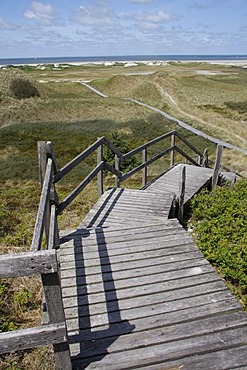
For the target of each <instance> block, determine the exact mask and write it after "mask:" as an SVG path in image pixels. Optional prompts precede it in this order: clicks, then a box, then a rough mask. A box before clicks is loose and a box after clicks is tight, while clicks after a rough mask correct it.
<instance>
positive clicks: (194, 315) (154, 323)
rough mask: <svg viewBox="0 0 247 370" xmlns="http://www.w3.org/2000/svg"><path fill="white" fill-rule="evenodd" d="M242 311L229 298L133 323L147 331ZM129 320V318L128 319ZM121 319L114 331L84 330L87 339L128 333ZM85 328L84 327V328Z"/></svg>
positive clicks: (72, 324) (71, 326)
mask: <svg viewBox="0 0 247 370" xmlns="http://www.w3.org/2000/svg"><path fill="white" fill-rule="evenodd" d="M239 311H241V307H240V304H239V303H238V302H237V301H236V300H234V299H232V300H230V301H229V299H225V300H224V299H222V300H220V301H218V302H217V301H215V300H214V301H209V302H205V303H203V302H202V303H201V304H199V305H196V306H189V307H183V309H182V310H180V311H176V310H175V311H171V312H169V311H167V312H162V310H161V312H156V311H153V314H152V315H150V316H145V317H142V315H141V316H138V317H136V318H132V319H131V321H130V322H131V325H134V326H135V330H134V331H135V332H139V331H145V330H149V329H152V328H161V327H164V326H170V325H175V324H179V323H186V322H190V321H193V320H198V319H203V318H204V319H205V318H207V317H212V316H219V315H228V314H230V313H232V312H239ZM78 320H79V319H78V317H77V318H73V319H68V320H67V324H68V330H69V333H70V335H73V333H74V331H76V330H78V328H79V321H78ZM127 320H128V319H127ZM127 320H126V321H123V320H122V321H120V322H116V323H111V328H112V331H110V330H108V331H104V330H101V327H100V326H99V327H98V328H97V330H95V331H90V332H86V330H85V331H83V333H84V335H85V340H88V339H90V338H91V339H101V338H105V337H110V336H114V335H120V334H125V333H126V332H127V333H128V331H127V330H128V329H129V324H128V321H127ZM125 323H127V329H125V328H126V326H125ZM82 329H83V328H82Z"/></svg>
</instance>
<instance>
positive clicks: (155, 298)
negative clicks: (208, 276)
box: [65, 282, 227, 318]
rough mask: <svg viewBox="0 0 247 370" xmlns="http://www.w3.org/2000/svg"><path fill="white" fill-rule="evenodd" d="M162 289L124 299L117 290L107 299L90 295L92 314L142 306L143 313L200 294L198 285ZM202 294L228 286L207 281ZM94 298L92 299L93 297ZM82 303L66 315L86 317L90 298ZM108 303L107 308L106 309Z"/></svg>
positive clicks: (222, 289) (73, 307) (71, 307)
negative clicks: (118, 296)
mask: <svg viewBox="0 0 247 370" xmlns="http://www.w3.org/2000/svg"><path fill="white" fill-rule="evenodd" d="M160 289H161V291H160V292H158V293H149V294H148V295H142V296H136V297H128V296H127V297H125V298H124V299H117V301H116V292H115V291H112V292H109V293H108V294H107V300H106V301H103V300H102V299H101V300H100V302H97V301H94V299H93V297H90V296H89V300H90V316H91V317H92V316H93V315H101V314H104V313H107V314H108V315H109V314H110V313H111V312H116V311H117V309H119V310H121V311H122V310H134V309H136V308H138V307H139V308H141V309H142V310H143V314H144V315H145V314H146V310H147V312H149V307H150V306H154V305H156V304H162V303H163V304H165V305H168V304H169V302H173V301H180V300H182V299H186V298H193V297H197V296H198V286H193V287H186V288H181V289H176V290H174V291H165V292H163V291H162V286H160ZM200 290H201V294H202V293H203V294H206V293H216V292H222V293H224V292H226V291H227V288H226V286H224V284H222V283H221V282H213V283H205V284H203V285H201V286H200ZM91 298H92V299H91ZM82 302H83V304H82V305H78V306H77V305H76V306H74V305H73V306H72V305H70V306H69V307H67V308H65V315H66V317H67V318H69V317H75V316H76V315H78V314H79V316H80V317H83V316H84V317H86V316H87V315H88V304H89V302H88V300H87V299H86V300H85V301H82ZM78 304H79V303H78ZM106 304H107V309H106Z"/></svg>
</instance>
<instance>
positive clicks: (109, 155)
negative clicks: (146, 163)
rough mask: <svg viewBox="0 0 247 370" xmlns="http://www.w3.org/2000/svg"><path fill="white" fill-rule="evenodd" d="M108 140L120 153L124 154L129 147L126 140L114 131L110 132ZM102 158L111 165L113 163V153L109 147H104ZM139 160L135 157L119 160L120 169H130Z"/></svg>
mask: <svg viewBox="0 0 247 370" xmlns="http://www.w3.org/2000/svg"><path fill="white" fill-rule="evenodd" d="M109 140H110V141H111V142H112V144H114V145H115V146H116V147H117V148H118V149H119V150H120V152H121V153H122V154H126V153H128V152H129V151H130V148H129V146H128V144H127V142H126V141H125V140H124V139H123V138H122V136H121V135H120V134H119V133H118V132H116V131H114V132H112V133H111V134H110V136H109ZM103 157H104V160H105V161H106V162H107V163H109V164H110V165H111V166H112V167H114V164H115V155H114V153H113V152H112V150H111V149H109V148H104V153H103ZM139 164H140V162H139V161H138V160H137V159H136V158H135V157H130V158H128V159H126V160H125V161H124V162H120V171H124V172H127V171H130V170H131V169H133V168H135V167H137V166H138V165H139Z"/></svg>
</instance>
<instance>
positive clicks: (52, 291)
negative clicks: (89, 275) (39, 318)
mask: <svg viewBox="0 0 247 370" xmlns="http://www.w3.org/2000/svg"><path fill="white" fill-rule="evenodd" d="M41 278H42V283H43V287H44V294H45V301H46V306H47V311H48V319H49V323H50V324H56V323H60V322H65V315H64V308H63V300H62V291H61V285H60V277H59V274H58V273H57V272H55V273H51V274H42V275H41ZM53 349H54V355H55V362H56V369H57V370H71V369H72V365H71V358H70V351H69V344H68V337H67V342H64V343H58V344H53Z"/></svg>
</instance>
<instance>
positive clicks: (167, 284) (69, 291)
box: [63, 272, 220, 307]
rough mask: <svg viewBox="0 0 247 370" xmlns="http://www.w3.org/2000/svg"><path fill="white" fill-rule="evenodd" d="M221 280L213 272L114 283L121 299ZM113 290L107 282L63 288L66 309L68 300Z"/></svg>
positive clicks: (159, 275) (158, 276)
mask: <svg viewBox="0 0 247 370" xmlns="http://www.w3.org/2000/svg"><path fill="white" fill-rule="evenodd" d="M219 280H220V279H219V277H218V276H217V275H216V274H215V273H213V272H208V273H204V274H200V275H196V276H195V275H194V276H187V277H186V276H185V277H183V278H178V279H173V280H167V281H166V280H164V279H163V278H162V274H157V275H156V279H153V280H152V281H150V280H149V279H148V277H143V278H142V280H141V281H138V279H135V280H134V279H133V280H132V279H130V280H126V282H125V284H124V285H123V284H122V281H121V280H119V281H116V282H114V288H115V290H116V291H117V294H118V296H120V297H125V296H127V295H128V296H129V297H132V296H133V297H134V296H135V294H136V295H144V294H145V292H148V291H149V290H150V289H153V290H152V291H153V292H154V293H155V292H158V291H159V290H160V289H162V291H168V290H175V289H180V288H185V287H187V286H195V285H200V284H203V283H208V282H213V281H219ZM161 285H162V287H161ZM112 289H113V287H112V284H110V283H109V284H108V283H107V282H106V283H105V284H103V282H99V283H96V284H88V285H81V286H78V287H77V286H74V287H68V288H63V302H64V307H65V306H66V307H68V306H69V305H68V304H67V302H69V300H68V298H71V297H74V298H77V297H78V299H80V296H84V295H87V294H88V295H90V294H94V297H96V295H97V294H98V293H102V292H107V291H111V290H112ZM146 294H147V293H146Z"/></svg>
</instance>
